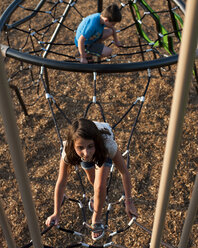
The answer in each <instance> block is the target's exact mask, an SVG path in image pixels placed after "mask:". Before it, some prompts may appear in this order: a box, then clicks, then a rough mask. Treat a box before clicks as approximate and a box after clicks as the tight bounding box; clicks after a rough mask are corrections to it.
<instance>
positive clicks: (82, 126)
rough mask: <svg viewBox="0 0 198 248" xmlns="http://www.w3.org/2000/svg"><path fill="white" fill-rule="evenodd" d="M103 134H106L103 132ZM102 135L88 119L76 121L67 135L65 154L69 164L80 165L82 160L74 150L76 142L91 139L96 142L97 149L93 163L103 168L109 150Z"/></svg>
mask: <svg viewBox="0 0 198 248" xmlns="http://www.w3.org/2000/svg"><path fill="white" fill-rule="evenodd" d="M102 133H105V132H104V131H102ZM102 133H101V132H100V130H99V129H98V128H97V126H96V125H95V123H94V122H92V121H90V120H88V119H84V118H81V119H79V120H77V121H74V122H73V123H72V125H70V126H69V128H68V131H67V134H66V135H67V137H66V138H67V142H66V146H65V153H66V155H67V162H68V163H69V164H70V165H76V164H79V163H80V161H81V158H80V157H79V156H78V155H77V153H76V151H75V149H74V142H75V141H76V140H77V139H78V138H83V139H90V140H93V141H94V143H95V148H96V152H95V154H94V156H93V161H94V162H95V163H96V164H97V165H98V166H99V167H101V166H102V164H103V163H104V162H105V160H106V158H107V149H106V147H105V145H104V140H103V137H102ZM106 133H107V132H106ZM107 134H108V133H107Z"/></svg>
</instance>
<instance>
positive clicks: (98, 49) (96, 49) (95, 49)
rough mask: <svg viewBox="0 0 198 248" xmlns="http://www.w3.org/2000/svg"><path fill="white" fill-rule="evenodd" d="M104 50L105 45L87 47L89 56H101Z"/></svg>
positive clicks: (97, 44) (96, 43)
mask: <svg viewBox="0 0 198 248" xmlns="http://www.w3.org/2000/svg"><path fill="white" fill-rule="evenodd" d="M103 48H104V44H102V43H99V42H95V43H93V44H91V45H86V46H85V52H86V53H88V54H92V55H95V56H101V55H102V51H103Z"/></svg>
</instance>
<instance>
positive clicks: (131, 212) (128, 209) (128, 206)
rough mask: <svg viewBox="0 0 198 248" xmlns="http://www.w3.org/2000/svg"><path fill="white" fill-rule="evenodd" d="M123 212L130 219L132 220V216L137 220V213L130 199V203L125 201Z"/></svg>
mask: <svg viewBox="0 0 198 248" xmlns="http://www.w3.org/2000/svg"><path fill="white" fill-rule="evenodd" d="M125 211H126V213H127V215H128V217H129V218H130V219H132V217H133V216H135V217H136V218H138V212H137V210H136V207H135V205H134V203H133V201H132V199H131V200H130V201H125Z"/></svg>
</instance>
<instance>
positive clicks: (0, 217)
mask: <svg viewBox="0 0 198 248" xmlns="http://www.w3.org/2000/svg"><path fill="white" fill-rule="evenodd" d="M0 225H1V227H2V230H3V234H4V236H5V239H6V241H7V245H8V247H9V248H16V244H15V242H14V239H13V236H12V232H11V228H10V226H9V224H8V220H7V217H6V215H5V212H4V209H3V206H2V204H1V201H0ZM0 245H1V243H0Z"/></svg>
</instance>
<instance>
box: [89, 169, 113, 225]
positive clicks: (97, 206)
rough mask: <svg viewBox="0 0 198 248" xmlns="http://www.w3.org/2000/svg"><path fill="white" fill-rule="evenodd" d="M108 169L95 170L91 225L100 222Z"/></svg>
mask: <svg viewBox="0 0 198 248" xmlns="http://www.w3.org/2000/svg"><path fill="white" fill-rule="evenodd" d="M109 171H110V167H107V166H102V167H101V168H97V169H96V170H95V181H94V213H93V216H92V223H93V224H94V223H96V222H100V221H101V215H102V208H103V205H104V203H105V198H106V184H107V178H108V175H109Z"/></svg>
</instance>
